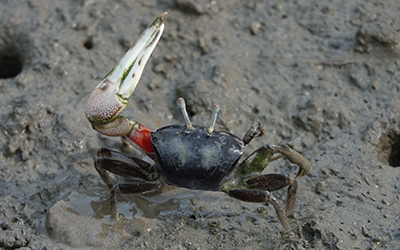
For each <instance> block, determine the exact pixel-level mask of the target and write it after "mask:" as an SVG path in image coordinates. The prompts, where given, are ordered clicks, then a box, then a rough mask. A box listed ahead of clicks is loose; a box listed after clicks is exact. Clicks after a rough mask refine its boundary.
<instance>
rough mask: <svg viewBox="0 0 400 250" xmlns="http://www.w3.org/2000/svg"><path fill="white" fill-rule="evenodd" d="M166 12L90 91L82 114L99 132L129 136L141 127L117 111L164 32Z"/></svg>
mask: <svg viewBox="0 0 400 250" xmlns="http://www.w3.org/2000/svg"><path fill="white" fill-rule="evenodd" d="M165 15H167V13H166V12H165V13H163V14H161V15H160V16H158V17H157V18H156V19H155V20H154V22H153V23H152V24H151V25H150V26H149V27H148V28H147V29H146V30H145V31H144V32H143V34H142V35H141V36H140V38H139V39H138V40H137V41H136V43H135V44H134V45H133V46H132V47H131V48H130V49H129V51H128V52H127V53H126V54H125V55H124V57H122V59H121V60H120V61H119V62H118V63H117V65H116V66H115V67H114V68H113V69H112V70H111V72H110V73H108V75H107V76H106V77H105V78H104V79H103V80H102V81H101V82H100V84H99V85H97V87H96V88H95V89H94V90H93V92H92V93H91V94H90V96H89V99H88V101H87V103H86V107H85V115H86V118H87V119H88V120H89V121H90V123H91V124H92V126H93V128H94V129H95V130H97V131H98V132H99V133H101V134H104V135H109V136H128V137H129V138H131V137H132V134H133V133H135V132H136V133H137V132H138V131H139V130H140V129H143V127H144V126H143V125H140V124H138V123H136V122H133V121H129V120H128V119H126V118H125V117H123V116H120V115H119V114H120V113H121V112H122V110H123V109H124V108H125V106H126V104H127V102H128V99H129V97H130V96H131V95H132V92H133V91H134V90H135V88H136V85H137V84H138V82H139V79H140V77H141V75H142V72H143V69H144V66H145V65H146V62H147V60H148V59H149V57H150V55H151V53H152V52H153V50H154V48H155V47H156V45H157V43H158V41H159V39H160V37H161V34H162V33H163V30H164V24H163V20H164V17H165ZM139 132H140V131H139ZM145 134H146V136H147V134H149V132H148V131H146V132H145ZM139 136H140V135H139ZM131 139H132V138H131Z"/></svg>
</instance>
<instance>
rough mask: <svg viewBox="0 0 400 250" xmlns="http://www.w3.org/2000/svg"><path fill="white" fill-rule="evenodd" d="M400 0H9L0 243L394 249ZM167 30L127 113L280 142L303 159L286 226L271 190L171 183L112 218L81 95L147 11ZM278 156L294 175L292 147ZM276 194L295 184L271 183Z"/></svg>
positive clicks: (97, 139) (109, 141) (0, 51)
mask: <svg viewBox="0 0 400 250" xmlns="http://www.w3.org/2000/svg"><path fill="white" fill-rule="evenodd" d="M399 9H400V3H399V2H396V1H367V0H356V1H346V2H343V1H337V0H333V1H324V0H322V1H315V0H313V1H294V2H291V3H282V2H281V1H194V0H176V1H155V0H154V1H152V0H151V1H116V2H115V1H114V2H111V1H104V0H99V1H84V0H81V1H49V0H39V1H20V0H16V1H1V5H0V34H1V35H0V104H1V105H0V128H1V130H0V131H1V133H0V151H1V154H0V169H1V170H0V248H3V249H17V248H21V249H73V248H80V249H85V248H86V249H398V248H399V245H400V227H399V225H400V212H399V196H400V184H399V183H400V175H399V169H400V168H399V166H400V155H399V152H400V125H399V124H400V83H399V82H400V59H399V52H400V47H399V42H400V40H399V39H400V38H399V37H400V36H399V32H400V31H399V18H398V13H399ZM165 11H167V12H168V13H169V14H168V16H167V17H166V20H165V24H166V29H165V32H164V35H163V37H162V39H161V40H160V42H159V45H158V47H157V48H156V50H155V52H154V53H153V55H152V57H151V58H150V60H149V62H148V65H147V66H146V69H145V70H144V75H143V76H142V79H141V82H140V84H139V87H138V88H137V89H136V90H135V92H134V94H133V96H132V98H131V100H130V102H129V104H128V107H127V109H126V110H125V111H124V115H125V116H127V117H132V119H135V120H137V121H139V122H141V123H143V124H145V125H147V126H148V127H149V128H150V129H156V128H158V127H161V126H163V125H168V124H174V123H184V120H183V117H182V116H181V114H180V111H179V109H178V108H177V107H176V104H175V100H176V99H177V98H178V97H179V96H183V97H184V98H185V99H186V102H187V104H188V109H189V114H190V116H191V117H192V121H193V123H195V124H204V125H208V123H209V121H210V117H211V105H212V103H213V102H215V101H217V102H218V103H219V104H220V106H221V114H220V116H219V118H218V120H217V129H218V130H227V131H230V132H233V133H235V134H237V135H239V136H242V135H243V134H244V133H245V132H246V130H247V129H248V127H249V126H250V125H251V123H252V122H253V121H254V120H257V119H258V120H260V121H261V122H262V123H263V124H264V125H265V128H266V130H265V132H266V134H265V135H264V137H262V138H259V139H257V140H255V141H254V142H252V144H251V145H250V146H249V148H248V150H247V152H248V153H249V152H251V151H252V150H255V149H256V148H257V147H259V146H261V145H263V144H266V143H269V142H273V143H284V144H288V145H289V146H291V147H293V148H295V149H297V150H298V151H300V152H301V153H302V154H303V155H304V156H306V157H307V158H308V159H310V161H311V163H312V169H311V171H310V172H309V173H308V174H307V175H306V176H305V177H303V178H300V179H299V180H298V183H299V192H298V198H297V202H296V206H295V208H294V213H293V215H292V216H291V217H290V218H289V221H290V223H291V225H292V227H293V231H292V233H290V235H289V236H288V237H287V238H285V237H286V233H285V232H284V231H283V229H282V227H281V225H280V223H279V221H278V220H277V218H276V215H275V213H274V211H273V208H272V206H265V205H263V204H253V203H246V202H240V201H238V200H234V199H232V198H230V197H227V196H226V195H225V194H223V193H217V192H203V191H193V190H186V189H180V188H168V187H166V188H163V190H160V191H158V192H157V193H155V194H150V195H124V196H121V197H119V198H120V200H121V204H120V211H121V213H122V214H123V215H124V217H123V218H122V219H121V220H119V221H118V222H112V221H111V220H110V218H109V212H108V211H109V200H108V190H107V189H106V187H105V186H104V185H103V183H102V182H101V180H100V177H99V176H98V174H97V173H96V171H95V169H94V167H93V158H94V157H95V154H96V151H97V150H98V149H99V148H100V147H103V146H107V147H111V148H115V149H117V150H121V151H125V152H129V151H131V149H129V148H127V147H126V146H123V144H122V143H121V141H120V140H119V139H118V138H106V137H104V136H101V135H99V134H97V133H96V132H95V131H93V130H92V129H91V127H90V124H89V123H88V121H87V120H86V119H85V117H84V114H83V108H84V104H85V101H86V99H87V97H88V95H89V93H90V92H91V90H92V89H93V88H94V87H95V86H96V85H97V84H98V82H99V81H100V80H101V79H102V77H104V76H105V74H107V73H108V72H109V70H111V68H112V67H113V66H114V65H115V63H116V62H117V61H118V60H119V58H120V57H121V56H122V55H123V54H124V52H125V51H126V50H127V48H129V46H130V45H131V44H132V43H133V42H134V41H135V40H136V38H137V37H138V36H139V35H140V33H141V32H142V31H143V30H144V29H145V28H146V27H147V25H148V24H150V23H151V22H152V20H153V19H154V17H156V16H157V15H159V14H160V13H163V12H165ZM267 171H270V172H278V173H288V174H291V175H292V176H293V175H295V174H296V172H297V169H296V167H294V166H292V165H290V164H289V163H288V162H286V161H279V162H276V163H274V164H272V165H271V166H270V167H269V168H268V170H267ZM276 196H277V197H278V199H279V200H281V201H283V200H284V199H285V195H284V192H277V194H276Z"/></svg>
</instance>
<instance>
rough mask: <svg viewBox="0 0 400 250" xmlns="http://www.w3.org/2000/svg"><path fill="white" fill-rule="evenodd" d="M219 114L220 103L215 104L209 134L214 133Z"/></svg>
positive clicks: (208, 129)
mask: <svg viewBox="0 0 400 250" xmlns="http://www.w3.org/2000/svg"><path fill="white" fill-rule="evenodd" d="M218 112H219V105H218V103H214V105H213V106H212V117H211V124H210V127H208V128H207V131H208V133H210V134H211V133H212V132H213V131H214V126H215V122H216V121H217V115H218Z"/></svg>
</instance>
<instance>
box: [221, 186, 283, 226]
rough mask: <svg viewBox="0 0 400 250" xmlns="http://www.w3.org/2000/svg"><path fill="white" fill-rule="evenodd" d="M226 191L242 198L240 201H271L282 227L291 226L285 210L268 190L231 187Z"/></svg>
mask: <svg viewBox="0 0 400 250" xmlns="http://www.w3.org/2000/svg"><path fill="white" fill-rule="evenodd" d="M227 193H228V195H229V196H231V197H234V198H236V199H238V200H242V201H248V202H267V203H271V204H272V205H273V206H274V209H275V213H276V215H277V216H278V219H279V221H280V222H281V224H282V227H283V228H284V229H285V230H286V231H290V230H291V227H290V225H289V221H288V218H287V216H286V212H285V210H284V209H283V206H282V205H281V204H280V203H279V201H278V200H277V199H276V198H275V197H274V196H272V195H271V194H270V193H269V192H268V191H265V190H249V189H232V190H229V191H228V192H227Z"/></svg>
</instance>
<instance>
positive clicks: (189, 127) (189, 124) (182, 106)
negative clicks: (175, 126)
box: [176, 97, 193, 130]
mask: <svg viewBox="0 0 400 250" xmlns="http://www.w3.org/2000/svg"><path fill="white" fill-rule="evenodd" d="M176 104H177V105H178V107H179V108H180V109H181V111H182V115H183V118H184V119H185V122H186V127H187V130H192V129H193V124H192V122H191V121H190V118H189V115H188V113H187V111H186V103H185V99H183V98H182V97H179V98H178V100H176Z"/></svg>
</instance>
